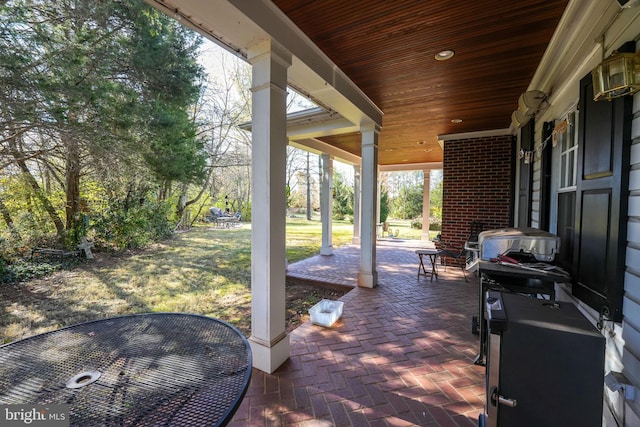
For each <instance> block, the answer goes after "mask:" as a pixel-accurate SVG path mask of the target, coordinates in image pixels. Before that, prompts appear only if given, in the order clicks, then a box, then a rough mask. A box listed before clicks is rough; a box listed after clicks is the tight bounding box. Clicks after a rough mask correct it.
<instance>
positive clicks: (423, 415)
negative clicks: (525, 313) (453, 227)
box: [229, 240, 485, 427]
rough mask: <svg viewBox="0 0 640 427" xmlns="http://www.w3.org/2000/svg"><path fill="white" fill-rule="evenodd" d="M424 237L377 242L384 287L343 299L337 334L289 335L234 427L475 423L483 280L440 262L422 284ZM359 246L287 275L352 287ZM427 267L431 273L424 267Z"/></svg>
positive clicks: (313, 329)
mask: <svg viewBox="0 0 640 427" xmlns="http://www.w3.org/2000/svg"><path fill="white" fill-rule="evenodd" d="M422 245H423V244H422V243H421V242H418V241H398V240H396V241H386V242H384V241H380V242H379V244H378V248H377V251H376V253H377V270H378V275H379V278H378V282H379V285H378V286H377V287H375V288H374V289H366V288H358V287H357V286H356V287H354V289H353V290H352V291H350V292H349V293H347V294H346V295H345V296H343V297H342V298H341V301H343V302H344V313H343V316H342V318H341V319H340V320H339V321H338V322H337V323H336V324H334V326H333V327H331V328H324V327H321V326H318V325H314V324H312V323H310V322H307V323H305V324H303V325H301V326H300V327H298V328H297V329H296V330H294V331H293V332H292V333H291V334H290V340H291V357H290V359H289V360H288V361H287V362H285V363H284V365H283V366H281V367H280V368H279V369H278V370H277V371H276V372H275V373H273V374H266V373H264V372H261V371H258V370H256V369H254V371H253V377H252V380H251V384H250V386H249V390H248V391H247V394H246V397H245V399H244V401H243V402H242V404H241V406H240V408H239V409H238V411H237V412H236V414H235V416H234V418H233V420H232V421H231V423H230V424H229V425H231V426H300V427H308V426H363V427H364V426H477V425H478V415H479V414H480V413H481V412H482V410H483V405H484V398H485V392H484V374H485V369H484V367H482V366H476V365H474V364H473V359H474V357H475V355H476V354H477V352H478V338H477V336H475V335H473V334H472V333H471V318H472V316H473V315H475V314H476V311H477V309H478V307H477V305H478V303H477V296H478V294H477V292H478V279H477V278H476V277H473V276H472V275H471V276H470V277H469V280H468V281H465V280H464V278H463V276H462V272H461V270H460V269H456V268H451V267H449V268H448V270H447V271H446V272H445V271H444V269H443V268H442V266H438V267H439V268H438V270H439V273H440V276H439V279H438V280H433V281H430V279H429V278H428V277H424V276H420V278H419V279H418V278H417V271H418V256H417V255H416V254H415V252H414V251H415V249H417V248H418V247H424V246H422ZM358 266H359V248H358V247H357V246H346V247H342V248H338V249H335V250H334V255H332V256H317V257H313V258H310V259H308V260H304V261H301V262H299V263H296V264H292V265H291V266H290V267H289V271H288V274H289V275H291V276H292V277H298V278H300V277H305V278H308V279H309V280H316V281H327V282H330V283H338V284H346V285H352V286H355V284H356V276H357V272H358ZM427 268H428V267H427Z"/></svg>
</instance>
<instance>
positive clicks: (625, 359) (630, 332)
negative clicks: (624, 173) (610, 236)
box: [622, 94, 640, 426]
mask: <svg viewBox="0 0 640 427" xmlns="http://www.w3.org/2000/svg"><path fill="white" fill-rule="evenodd" d="M633 117H634V119H633V125H632V134H631V138H632V145H631V156H630V158H631V171H630V172H629V210H628V225H627V253H626V260H625V265H626V272H625V281H624V289H625V293H624V305H623V314H624V321H623V322H622V339H623V341H624V348H623V350H622V364H623V369H622V372H623V373H624V374H625V375H626V376H627V378H629V380H631V382H632V383H633V384H634V385H635V386H636V387H640V94H636V95H635V96H634V99H633ZM637 392H640V390H639V391H637ZM639 397H640V396H639ZM625 405H626V407H625V408H624V409H625V414H626V418H627V419H626V420H625V425H627V426H632V425H640V398H636V400H635V401H632V402H630V401H628V400H627V401H625Z"/></svg>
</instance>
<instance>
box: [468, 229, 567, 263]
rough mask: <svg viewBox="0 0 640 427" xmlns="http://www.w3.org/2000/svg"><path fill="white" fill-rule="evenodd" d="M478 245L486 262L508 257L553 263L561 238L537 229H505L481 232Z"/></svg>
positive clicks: (481, 257)
mask: <svg viewBox="0 0 640 427" xmlns="http://www.w3.org/2000/svg"><path fill="white" fill-rule="evenodd" d="M478 244H479V246H480V259H482V260H485V261H489V260H492V259H497V258H498V256H500V255H506V256H509V257H511V258H514V259H516V260H518V261H539V262H553V261H554V260H555V256H556V254H557V253H558V251H559V250H560V237H558V236H556V235H555V234H551V233H549V232H547V231H543V230H537V229H535V228H503V229H499V230H487V231H483V232H481V233H480V235H479V236H478Z"/></svg>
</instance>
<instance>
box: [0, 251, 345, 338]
mask: <svg viewBox="0 0 640 427" xmlns="http://www.w3.org/2000/svg"><path fill="white" fill-rule="evenodd" d="M161 249H162V246H161V245H158V246H156V247H153V248H147V249H146V250H135V251H127V252H124V253H114V254H109V253H100V254H99V256H98V257H97V258H96V260H94V261H91V262H86V263H82V264H80V265H77V266H75V267H74V268H72V269H70V270H62V271H58V272H55V273H52V274H50V275H48V276H46V277H42V278H39V279H33V280H29V281H26V282H21V283H17V284H0V344H2V343H7V342H11V341H15V340H18V339H21V338H25V337H27V336H31V335H34V334H38V333H43V332H47V331H50V330H54V329H58V328H61V327H65V326H69V325H72V324H76V323H82V322H86V321H90V320H95V319H99V318H105V317H113V316H121V315H126V314H133V313H141V312H148V311H184V312H193V313H198V314H204V315H210V316H213V317H218V318H221V319H223V320H226V321H228V322H229V323H231V324H233V325H234V326H236V327H237V328H238V329H240V330H241V331H242V332H243V333H244V334H245V335H246V336H249V335H250V332H251V303H250V290H247V289H244V290H241V291H239V292H238V293H228V294H225V295H223V296H219V297H215V298H211V299H209V300H205V299H197V298H193V299H194V302H193V303H192V305H190V306H186V307H178V308H174V307H172V306H170V307H168V308H167V307H165V306H162V304H160V306H158V305H155V306H150V305H149V304H148V303H145V302H144V301H141V300H140V299H137V298H136V297H135V294H134V293H133V292H134V291H135V289H137V288H134V291H130V290H129V289H127V288H126V287H125V285H127V284H130V282H131V281H132V279H131V278H130V277H129V276H125V277H126V279H121V278H118V277H117V276H114V275H115V274H116V272H119V271H122V270H124V269H126V268H128V267H127V266H129V265H130V264H129V263H130V262H131V260H132V259H135V258H136V257H141V256H142V257H144V256H146V255H149V254H152V253H157V251H158V250H161ZM171 268H174V269H175V268H177V267H171V266H169V267H168V269H171ZM155 270H157V268H156V269H155ZM105 272H109V273H108V274H109V276H108V279H105V280H102V281H101V282H100V283H102V284H104V283H108V284H112V287H111V288H110V289H108V291H110V292H106V291H105V293H104V294H101V293H100V292H102V291H100V289H101V288H96V289H98V290H96V291H93V290H92V288H89V286H92V282H93V278H95V277H97V276H100V275H105V274H107V273H105ZM119 280H120V282H121V283H120V285H121V286H119V287H116V286H113V283H114V282H117V281H119ZM164 284H165V283H154V286H156V288H155V291H156V292H159V293H162V292H164V293H167V292H170V291H172V289H171V288H170V287H169V285H170V284H171V283H169V284H168V285H167V287H166V288H165V287H163V285H164ZM349 290H350V289H349V288H343V287H324V286H320V285H319V284H317V283H307V282H301V281H297V280H291V281H290V280H288V281H287V284H286V311H287V312H286V330H287V332H291V331H293V330H294V329H295V328H296V327H298V326H299V325H300V324H302V323H304V322H306V321H307V320H308V319H309V308H311V307H312V306H313V305H314V304H316V303H317V302H318V301H320V300H321V299H323V298H326V299H332V300H337V299H339V298H340V297H341V296H342V295H344V294H345V293H346V292H348V291H349ZM126 291H129V293H127V292H126ZM181 292H188V289H186V290H185V289H182V288H181V289H180V290H176V294H175V295H174V296H172V297H170V298H167V299H168V300H175V299H179V298H180V297H181V296H183V295H184V294H181ZM132 295H133V296H132Z"/></svg>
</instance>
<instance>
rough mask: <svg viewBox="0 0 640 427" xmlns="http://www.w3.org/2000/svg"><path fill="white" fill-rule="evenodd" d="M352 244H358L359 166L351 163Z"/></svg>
mask: <svg viewBox="0 0 640 427" xmlns="http://www.w3.org/2000/svg"><path fill="white" fill-rule="evenodd" d="M351 242H352V243H353V244H354V245H359V244H360V166H359V165H353V239H352V240H351Z"/></svg>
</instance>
